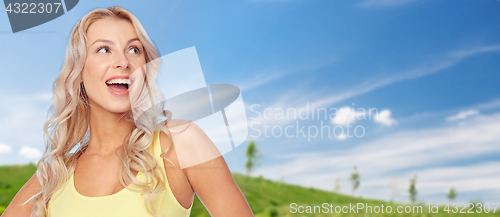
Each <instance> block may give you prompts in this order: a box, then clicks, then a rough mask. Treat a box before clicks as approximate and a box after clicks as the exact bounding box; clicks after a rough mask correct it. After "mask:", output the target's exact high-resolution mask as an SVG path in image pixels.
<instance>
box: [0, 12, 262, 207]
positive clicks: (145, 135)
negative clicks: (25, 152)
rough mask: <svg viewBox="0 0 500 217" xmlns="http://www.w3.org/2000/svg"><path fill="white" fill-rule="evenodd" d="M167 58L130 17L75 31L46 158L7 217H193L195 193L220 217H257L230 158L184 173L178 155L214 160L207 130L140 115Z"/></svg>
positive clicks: (105, 15)
mask: <svg viewBox="0 0 500 217" xmlns="http://www.w3.org/2000/svg"><path fill="white" fill-rule="evenodd" d="M159 57H160V55H159V52H158V50H157V48H156V47H155V45H154V44H153V42H152V41H151V39H150V38H149V36H148V35H147V33H146V31H145V30H144V28H143V26H142V25H141V24H140V22H139V21H138V20H137V18H136V17H135V16H134V15H132V14H131V13H130V12H128V11H127V10H125V9H123V8H120V7H109V8H107V9H103V8H101V9H95V10H93V11H91V12H90V13H88V14H87V15H85V16H84V17H83V18H82V19H81V20H80V21H79V22H78V23H77V24H76V25H75V27H74V28H73V31H72V32H71V35H70V38H69V41H68V45H67V50H66V56H65V59H64V62H63V66H62V68H61V71H60V74H59V76H58V78H57V80H56V81H55V83H54V95H53V100H54V101H53V105H52V107H51V111H52V116H51V117H50V118H49V119H48V120H47V122H46V124H45V126H44V131H45V136H46V138H47V146H46V150H45V153H44V155H43V157H42V159H41V160H40V161H39V162H38V165H37V166H38V170H37V172H36V173H35V174H34V175H33V177H31V179H30V180H29V181H28V182H27V183H26V184H25V185H24V186H23V188H21V190H20V191H19V192H18V193H17V195H16V196H15V197H14V199H13V200H12V202H11V203H10V205H9V206H8V207H7V209H6V210H5V212H4V214H3V215H2V217H10V216H16V217H19V216H53V217H58V216H74V217H78V216H95V217H98V216H189V213H190V210H191V207H192V203H193V197H194V193H196V194H197V195H198V197H199V198H200V200H201V201H202V202H203V204H204V205H205V207H206V208H207V210H208V211H209V212H210V214H211V215H212V216H253V213H252V211H251V209H250V207H249V206H248V203H247V201H246V199H245V197H244V196H243V194H242V193H241V191H240V189H239V188H238V186H237V185H236V183H235V181H234V179H233V177H232V175H231V173H230V171H229V169H228V167H227V165H226V163H225V161H224V158H223V157H222V156H219V157H216V158H213V159H212V160H209V161H206V162H204V163H201V164H198V165H196V166H192V167H188V168H184V169H180V168H179V167H178V165H179V156H177V154H176V151H175V149H176V148H179V147H183V146H191V147H192V146H193V145H194V144H195V146H197V147H198V146H200V147H204V150H207V149H210V150H215V152H216V148H215V146H214V144H213V142H212V141H211V140H210V139H209V138H208V137H207V136H206V134H205V133H204V132H203V131H202V130H201V128H199V127H198V126H197V125H196V124H195V123H192V122H190V121H185V120H171V115H172V114H171V113H170V112H169V111H164V110H163V106H162V104H161V103H160V104H156V105H154V104H153V106H152V107H151V106H150V107H151V108H148V109H147V110H144V109H143V110H140V109H138V108H141V105H142V106H143V107H144V105H152V104H151V103H150V104H147V103H145V102H148V100H151V99H152V98H153V99H160V100H159V101H161V99H162V95H161V93H159V91H158V90H157V89H156V88H155V87H154V85H153V82H154V79H155V77H156V73H157V72H158V69H159V64H157V63H156V62H155V61H154V60H155V59H157V58H159ZM146 66H147V67H146ZM159 101H158V100H156V101H153V102H159ZM150 102H151V101H150ZM162 115H163V116H166V117H167V120H166V121H165V122H160V121H158V120H159V117H160V116H162ZM207 147H208V148H207ZM74 148H75V149H77V151H76V152H74V154H71V153H70V151H71V150H73V149H74ZM195 151H196V150H195ZM198 154H200V153H193V156H197V155H198Z"/></svg>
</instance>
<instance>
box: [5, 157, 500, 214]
mask: <svg viewBox="0 0 500 217" xmlns="http://www.w3.org/2000/svg"><path fill="white" fill-rule="evenodd" d="M35 171H36V166H35V165H21V166H0V214H1V213H2V212H3V211H4V209H5V207H7V205H8V204H9V203H10V201H11V200H12V198H13V197H14V196H15V194H16V193H17V191H19V189H20V188H21V187H22V186H23V185H24V183H25V182H26V181H27V180H28V179H29V178H30V177H31V176H32V175H33V173H34V172H35ZM233 176H234V179H235V180H236V182H237V183H238V185H239V186H240V188H241V189H242V191H243V193H244V194H245V196H246V198H247V200H248V203H249V204H250V206H251V207H252V210H253V211H254V213H255V216H301V217H302V216H422V217H423V216H437V217H439V216H457V217H458V216H464V215H474V216H500V210H496V212H495V213H493V212H494V211H493V210H491V211H490V212H489V213H484V211H483V212H482V213H481V214H477V213H475V214H464V213H459V212H460V211H462V212H472V211H474V212H476V211H475V210H474V209H469V208H465V209H462V207H459V209H458V210H457V213H452V211H454V209H453V208H450V210H451V211H450V212H449V213H447V212H446V211H444V208H445V207H444V206H440V207H439V213H438V214H434V213H432V214H429V211H428V207H427V206H425V205H423V204H422V205H419V204H416V205H415V206H416V207H417V208H418V207H419V206H421V207H422V210H421V211H420V212H419V213H404V208H406V207H409V208H412V207H413V205H409V204H396V203H390V202H387V201H382V200H373V199H365V198H357V197H350V196H347V195H343V194H336V193H332V192H327V191H323V190H318V189H314V188H305V187H301V186H296V185H290V184H286V183H280V182H274V181H270V180H267V179H264V178H261V177H259V178H253V177H252V178H250V181H249V184H248V190H245V186H244V183H245V178H246V176H244V175H241V174H237V173H234V174H233ZM291 203H296V204H297V206H294V207H296V208H298V206H303V207H304V213H291V211H294V209H291V207H290V206H291V205H290V204H291ZM323 203H328V204H332V205H333V209H334V210H333V214H332V213H328V214H327V213H319V211H320V209H321V208H322V207H321V206H322V204H323ZM357 203H363V204H365V205H368V206H372V207H373V208H374V209H375V210H373V211H372V212H370V213H368V214H367V213H366V212H365V209H364V208H363V209H360V211H361V212H359V213H356V214H353V213H335V207H336V206H339V207H337V208H342V206H346V207H349V204H351V205H353V206H354V205H356V204H357ZM382 204H383V205H384V210H387V206H390V207H391V209H392V213H386V212H384V213H381V211H380V212H379V213H374V212H376V211H377V210H376V209H377V208H375V206H378V208H379V209H380V208H381V205H382ZM307 206H310V207H311V212H312V211H314V206H318V207H316V210H315V211H316V213H306V212H305V211H306V210H305V209H306V208H307ZM398 206H401V207H402V209H403V213H401V214H399V213H394V212H396V209H397V207H398ZM492 207H493V208H494V206H492ZM499 208H500V207H499ZM461 209H462V210H461ZM337 210H340V209H337ZM349 210H350V209H349ZM323 211H325V210H324V209H323ZM344 211H347V209H346V208H344ZM356 211H358V210H356ZM340 212H342V211H340ZM347 212H348V211H347ZM412 212H413V211H412ZM191 216H193V217H203V216H210V215H209V214H208V212H207V211H206V209H205V207H204V206H203V204H202V203H201V202H200V200H199V199H198V198H197V197H196V198H195V201H194V205H193V208H192V211H191Z"/></svg>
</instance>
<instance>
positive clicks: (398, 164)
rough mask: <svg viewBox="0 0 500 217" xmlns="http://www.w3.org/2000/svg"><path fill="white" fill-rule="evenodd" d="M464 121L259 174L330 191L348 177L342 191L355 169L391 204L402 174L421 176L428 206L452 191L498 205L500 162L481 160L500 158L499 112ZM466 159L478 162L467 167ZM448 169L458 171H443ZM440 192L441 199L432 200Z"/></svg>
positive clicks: (371, 193) (300, 157) (368, 193)
mask: <svg viewBox="0 0 500 217" xmlns="http://www.w3.org/2000/svg"><path fill="white" fill-rule="evenodd" d="M465 121H466V122H467V124H466V125H464V126H456V125H454V126H448V127H443V128H433V129H420V130H417V129H416V130H406V131H399V132H396V133H394V134H391V135H388V136H384V137H382V138H379V139H376V140H373V141H369V142H365V143H362V144H359V145H357V146H355V147H353V148H350V149H343V150H335V151H321V152H312V153H301V154H297V155H295V156H294V157H293V158H291V160H288V161H285V162H283V163H279V164H275V165H270V166H267V167H262V168H260V169H257V171H256V174H262V175H264V176H266V177H269V178H272V179H276V180H278V179H279V178H280V177H281V176H284V177H285V178H286V180H288V182H291V183H294V184H299V185H303V186H311V185H312V186H314V187H317V188H322V189H325V190H331V189H332V186H333V183H334V180H335V179H336V178H338V177H344V178H343V180H344V181H343V182H342V184H341V185H342V186H349V183H348V182H347V177H348V176H349V174H350V173H351V172H352V166H353V165H356V166H357V167H358V171H359V172H360V174H361V178H362V181H361V186H360V189H359V190H360V193H361V194H362V195H363V196H364V197H373V198H380V199H388V198H389V195H388V194H387V190H388V187H387V184H388V183H389V181H390V178H391V176H392V175H393V174H394V173H399V174H400V175H401V177H402V179H403V180H408V179H409V178H410V177H412V176H413V175H414V174H417V175H418V186H419V187H418V189H419V192H420V193H419V195H420V196H422V198H425V199H426V201H432V200H434V201H444V200H445V199H446V198H445V197H444V196H442V195H444V193H446V191H448V190H449V188H450V187H452V186H455V187H457V189H460V190H461V191H469V192H475V193H478V192H480V191H488V192H490V194H489V195H483V196H485V198H486V196H489V197H490V198H491V197H493V198H496V199H497V200H498V199H500V198H499V196H495V194H494V192H495V191H497V192H500V185H498V182H499V180H500V169H498V168H499V167H498V165H500V161H494V162H484V161H483V162H481V161H480V160H481V159H482V158H484V156H492V155H498V154H500V146H499V145H498V144H499V143H500V113H495V114H492V115H476V116H474V117H473V118H470V119H467V120H465ZM467 160H479V161H475V162H477V163H470V164H466V165H464V164H463V163H464V162H466V161H467ZM456 163H461V164H462V165H460V166H456V165H457V164H456ZM447 164H448V165H454V166H443V165H447ZM438 165H440V166H438ZM466 171H468V172H466ZM488 171H489V172H488ZM467 185H468V186H469V187H467ZM404 187H407V186H404ZM343 189H344V190H343V192H344V193H350V191H348V190H345V189H347V188H346V187H344V188H343ZM401 192H403V193H405V194H401V195H400V196H399V197H400V198H403V199H404V200H405V201H406V200H407V199H406V198H407V194H406V190H403V191H401ZM436 193H437V194H440V195H441V196H440V197H438V198H429V197H431V195H432V194H436ZM478 194H479V193H478ZM496 195H498V194H496ZM427 199H429V200H427ZM468 199H473V198H468Z"/></svg>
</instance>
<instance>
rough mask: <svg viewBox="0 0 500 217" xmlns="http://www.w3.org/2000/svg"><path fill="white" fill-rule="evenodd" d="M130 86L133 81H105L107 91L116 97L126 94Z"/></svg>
mask: <svg viewBox="0 0 500 217" xmlns="http://www.w3.org/2000/svg"><path fill="white" fill-rule="evenodd" d="M132 84H133V81H132V80H130V79H129V78H114V79H109V80H108V81H106V85H107V86H108V89H109V91H111V93H113V94H115V95H118V96H122V95H126V94H128V92H129V88H130V86H132Z"/></svg>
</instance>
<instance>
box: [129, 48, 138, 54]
mask: <svg viewBox="0 0 500 217" xmlns="http://www.w3.org/2000/svg"><path fill="white" fill-rule="evenodd" d="M139 52H140V50H139V48H137V47H132V48H131V49H130V51H129V53H135V54H138V53H139Z"/></svg>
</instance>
